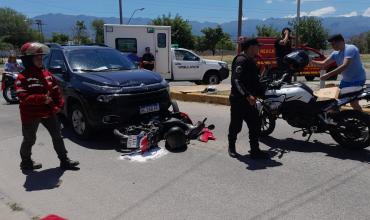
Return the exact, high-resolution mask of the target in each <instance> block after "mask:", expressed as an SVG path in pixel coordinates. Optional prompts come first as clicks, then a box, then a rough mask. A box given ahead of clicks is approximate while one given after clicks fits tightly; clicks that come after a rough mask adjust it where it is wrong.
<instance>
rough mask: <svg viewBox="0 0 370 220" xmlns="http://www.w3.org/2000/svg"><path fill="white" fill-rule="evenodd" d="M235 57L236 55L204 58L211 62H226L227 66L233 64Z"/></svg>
mask: <svg viewBox="0 0 370 220" xmlns="http://www.w3.org/2000/svg"><path fill="white" fill-rule="evenodd" d="M234 57H235V56H234V55H225V56H219V55H217V56H203V58H205V59H209V60H222V61H224V62H226V63H227V64H231V63H232V62H233V59H234Z"/></svg>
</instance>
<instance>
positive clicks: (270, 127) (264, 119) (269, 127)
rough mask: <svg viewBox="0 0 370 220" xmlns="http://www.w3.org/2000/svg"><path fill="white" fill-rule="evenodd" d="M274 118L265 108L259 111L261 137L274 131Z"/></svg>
mask: <svg viewBox="0 0 370 220" xmlns="http://www.w3.org/2000/svg"><path fill="white" fill-rule="evenodd" d="M275 126H276V118H275V117H274V116H273V115H272V114H270V113H268V112H267V111H266V110H265V109H263V110H262V113H261V137H267V136H269V135H270V134H272V132H274V130H275Z"/></svg>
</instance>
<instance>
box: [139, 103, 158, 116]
mask: <svg viewBox="0 0 370 220" xmlns="http://www.w3.org/2000/svg"><path fill="white" fill-rule="evenodd" d="M159 110H160V107H159V103H156V104H153V105H145V106H140V114H141V115H142V114H147V113H150V112H158V111H159Z"/></svg>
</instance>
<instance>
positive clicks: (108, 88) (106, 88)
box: [83, 82, 122, 93]
mask: <svg viewBox="0 0 370 220" xmlns="http://www.w3.org/2000/svg"><path fill="white" fill-rule="evenodd" d="M83 84H84V85H86V86H88V87H90V88H93V89H95V90H97V91H102V92H109V93H118V92H121V91H122V88H121V87H114V86H102V85H97V84H94V83H88V82H83Z"/></svg>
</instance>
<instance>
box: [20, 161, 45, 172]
mask: <svg viewBox="0 0 370 220" xmlns="http://www.w3.org/2000/svg"><path fill="white" fill-rule="evenodd" d="M20 167H21V170H37V169H41V168H42V164H41V163H36V162H35V161H33V160H22V162H21V165H20Z"/></svg>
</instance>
